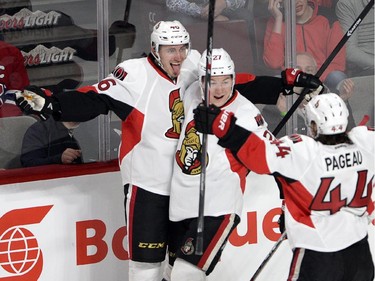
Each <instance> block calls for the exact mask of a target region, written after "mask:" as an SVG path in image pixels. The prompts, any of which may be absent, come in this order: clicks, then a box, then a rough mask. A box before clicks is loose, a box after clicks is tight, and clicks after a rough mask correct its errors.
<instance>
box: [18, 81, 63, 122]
mask: <svg viewBox="0 0 375 281" xmlns="http://www.w3.org/2000/svg"><path fill="white" fill-rule="evenodd" d="M51 95H52V93H51V92H50V91H48V90H45V89H43V88H39V87H37V86H29V87H26V88H25V90H24V91H23V92H21V91H19V92H16V104H17V105H18V107H19V108H21V109H22V111H24V112H25V113H26V114H38V115H41V114H42V115H43V114H48V115H51V114H54V113H56V112H58V111H59V110H58V108H59V106H58V102H57V101H56V100H55V99H53V98H52V97H51Z"/></svg>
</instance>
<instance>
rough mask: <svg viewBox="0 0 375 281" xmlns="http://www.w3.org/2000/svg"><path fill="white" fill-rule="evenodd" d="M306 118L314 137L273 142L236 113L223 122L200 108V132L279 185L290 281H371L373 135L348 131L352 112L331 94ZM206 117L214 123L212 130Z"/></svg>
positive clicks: (315, 103) (312, 104)
mask: <svg viewBox="0 0 375 281" xmlns="http://www.w3.org/2000/svg"><path fill="white" fill-rule="evenodd" d="M305 111H306V123H307V125H308V126H309V128H310V130H311V137H309V136H305V135H291V136H286V137H283V138H281V139H275V140H273V141H268V140H265V139H264V138H263V136H262V134H259V133H257V132H256V131H254V132H252V131H249V130H247V129H246V128H245V127H243V126H242V124H240V123H238V122H237V121H235V119H236V118H235V117H234V115H233V114H232V113H229V115H228V116H229V117H228V118H226V119H225V120H224V119H220V116H223V113H222V112H221V111H220V110H217V108H213V107H210V108H208V107H205V106H200V107H198V108H197V109H196V111H195V122H196V124H197V125H196V127H197V128H199V130H200V131H202V132H204V133H214V134H215V135H219V136H220V140H219V144H220V145H221V146H223V147H226V148H229V149H230V150H231V152H232V153H233V154H234V155H236V157H238V159H239V160H240V161H241V162H242V163H243V164H244V165H245V166H246V167H248V168H249V169H250V170H252V171H254V172H256V173H259V174H272V175H274V176H275V178H276V180H277V181H278V182H279V184H281V186H282V191H283V193H284V196H285V207H286V208H285V227H286V232H287V237H288V241H289V244H290V246H291V248H292V249H293V259H292V262H291V266H290V271H289V276H288V281H292V280H293V281H308V280H309V281H310V280H314V281H328V280H329V281H332V280H334V281H346V280H350V281H373V278H374V264H373V259H372V256H371V252H370V249H369V243H368V224H369V222H370V221H371V219H373V216H374V202H373V199H372V198H371V195H372V191H373V187H374V146H375V134H374V130H373V129H370V128H367V127H366V126H357V127H355V128H353V129H352V130H351V131H350V132H346V128H347V124H348V109H347V107H346V105H345V103H344V101H343V100H342V99H341V98H340V97H339V96H338V95H336V94H333V93H328V94H322V95H318V96H316V97H314V98H313V99H312V100H311V101H310V102H309V103H308V104H307V105H306V108H305ZM207 116H209V118H208V120H214V121H213V122H209V124H207ZM218 120H221V121H222V122H224V125H223V127H222V128H224V131H223V130H222V129H221V128H220V127H219V126H218V125H217V124H218V122H219V121H218ZM198 124H199V125H198ZM254 160H256V161H254Z"/></svg>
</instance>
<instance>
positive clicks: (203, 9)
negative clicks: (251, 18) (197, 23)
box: [166, 0, 246, 21]
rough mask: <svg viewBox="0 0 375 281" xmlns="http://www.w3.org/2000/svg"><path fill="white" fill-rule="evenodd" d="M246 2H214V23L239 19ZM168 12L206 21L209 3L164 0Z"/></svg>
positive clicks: (224, 0)
mask: <svg viewBox="0 0 375 281" xmlns="http://www.w3.org/2000/svg"><path fill="white" fill-rule="evenodd" d="M245 4H246V0H216V2H215V15H214V17H215V21H227V20H230V19H239V18H238V13H240V10H241V9H240V8H244V7H245ZM166 5H167V7H168V9H169V10H171V11H173V12H179V13H182V14H186V15H189V16H192V17H195V18H202V19H207V17H208V12H209V1H208V0H203V1H189V0H166Z"/></svg>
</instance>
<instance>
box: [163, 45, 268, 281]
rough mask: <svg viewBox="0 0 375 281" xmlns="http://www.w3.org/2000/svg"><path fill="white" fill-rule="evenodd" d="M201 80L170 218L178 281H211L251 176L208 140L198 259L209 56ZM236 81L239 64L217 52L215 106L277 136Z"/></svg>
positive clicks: (190, 105)
mask: <svg viewBox="0 0 375 281" xmlns="http://www.w3.org/2000/svg"><path fill="white" fill-rule="evenodd" d="M199 75H200V79H199V81H196V82H195V83H193V84H192V85H191V86H190V87H189V88H188V89H187V91H186V92H185V97H184V111H185V121H184V124H183V126H182V129H181V135H180V139H179V142H178V145H177V152H176V155H175V163H174V170H173V175H172V184H171V195H170V208H169V216H170V219H171V221H173V223H172V233H173V237H172V240H173V241H174V243H171V244H170V249H169V251H170V253H172V254H173V256H175V257H177V260H176V261H175V263H174V266H173V269H172V279H171V280H172V281H185V280H186V281H191V280H194V281H201V280H206V275H209V274H210V273H211V272H212V270H213V269H214V268H215V266H216V264H217V262H218V261H219V258H220V256H221V253H222V250H223V248H224V245H225V243H226V241H227V239H228V237H229V235H230V234H231V232H232V231H233V229H234V228H235V227H236V226H237V224H238V223H239V221H240V215H241V211H242V200H243V192H244V189H245V185H246V175H247V174H248V169H247V168H245V167H244V166H243V165H242V164H241V163H239V162H238V161H237V160H236V159H235V157H234V156H233V155H232V154H231V153H230V152H229V151H226V149H224V148H223V147H221V146H219V145H218V144H217V141H218V138H217V137H216V136H213V135H210V136H208V139H207V159H208V160H207V167H206V194H205V197H206V200H205V201H206V202H205V210H204V225H205V232H204V244H203V255H196V254H195V248H194V246H195V244H196V230H197V220H198V209H199V208H198V201H199V196H198V194H199V183H200V174H201V169H202V166H201V162H200V160H201V156H200V155H201V152H202V151H201V148H202V134H200V133H198V132H197V129H196V128H195V124H194V120H193V110H194V109H195V108H196V107H197V105H198V104H200V103H201V102H202V92H204V84H205V76H206V52H204V53H203V55H202V56H201V60H200V62H199ZM234 81H235V71H234V63H233V61H232V59H231V58H230V56H229V54H228V53H227V52H226V51H225V50H224V49H213V50H212V64H211V82H210V88H209V95H208V96H209V102H210V103H211V104H214V105H215V106H217V107H220V108H221V109H225V110H229V111H233V112H235V113H236V115H237V117H238V120H237V122H239V123H241V125H242V126H244V127H245V128H247V129H248V130H252V131H260V132H262V134H263V133H264V132H265V131H266V133H267V134H271V133H270V132H268V131H267V123H266V122H264V120H263V118H262V116H261V114H260V112H259V110H258V109H257V108H256V107H255V106H254V105H253V104H252V103H251V102H250V101H248V100H247V99H245V98H244V97H243V96H241V95H240V93H239V92H238V91H237V90H234V88H233V86H234Z"/></svg>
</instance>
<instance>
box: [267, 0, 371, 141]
mask: <svg viewBox="0 0 375 281" xmlns="http://www.w3.org/2000/svg"><path fill="white" fill-rule="evenodd" d="M373 5H374V0H370V2H369V3H368V4H367V5H366V7H365V8H364V9H363V11H362V13H361V14H360V15H359V16H358V18H357V19H356V20H355V21H354V23H353V24H352V26H351V27H350V28H349V29H348V31H347V32H346V33H345V34H344V36H343V37H342V38H341V40H340V42H339V43H338V44H337V45H336V47H335V49H333V51H332V53H331V54H330V55H329V57H328V58H327V59H326V61H325V62H324V63H323V64H322V66H321V67H320V68H319V70H318V72H317V73H316V75H315V76H316V77H318V78H319V77H320V76H321V75H322V74H323V72H324V71H325V70H326V68H327V67H328V65H329V64H330V63H331V62H332V60H333V59H334V58H335V56H336V55H337V54H338V52H340V50H341V48H342V47H343V46H344V44H345V43H346V41H348V39H349V38H350V36H352V34H353V33H354V31H355V30H356V29H357V27H358V26H359V24H360V23H361V22H362V21H363V18H364V17H365V16H366V15H367V14H368V12H369V11H370V10H371V8H372V6H373ZM308 92H309V89H307V88H305V89H303V91H302V93H301V95H300V96H299V97H298V98H297V100H296V101H295V102H294V104H293V105H292V106H291V108H290V109H289V110H288V112H287V113H286V115H285V116H284V117H283V119H282V120H281V121H280V123H279V124H278V125H277V127H276V128H275V130H274V131H273V132H272V133H273V134H274V135H275V136H277V134H278V133H279V132H280V130H281V129H282V128H283V127H284V125H285V124H286V122H287V121H288V120H289V118H290V116H292V114H293V113H294V111H296V109H297V108H298V106H299V104H300V103H301V102H302V101H303V100H304V98H305V95H306V94H307V93H308Z"/></svg>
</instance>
